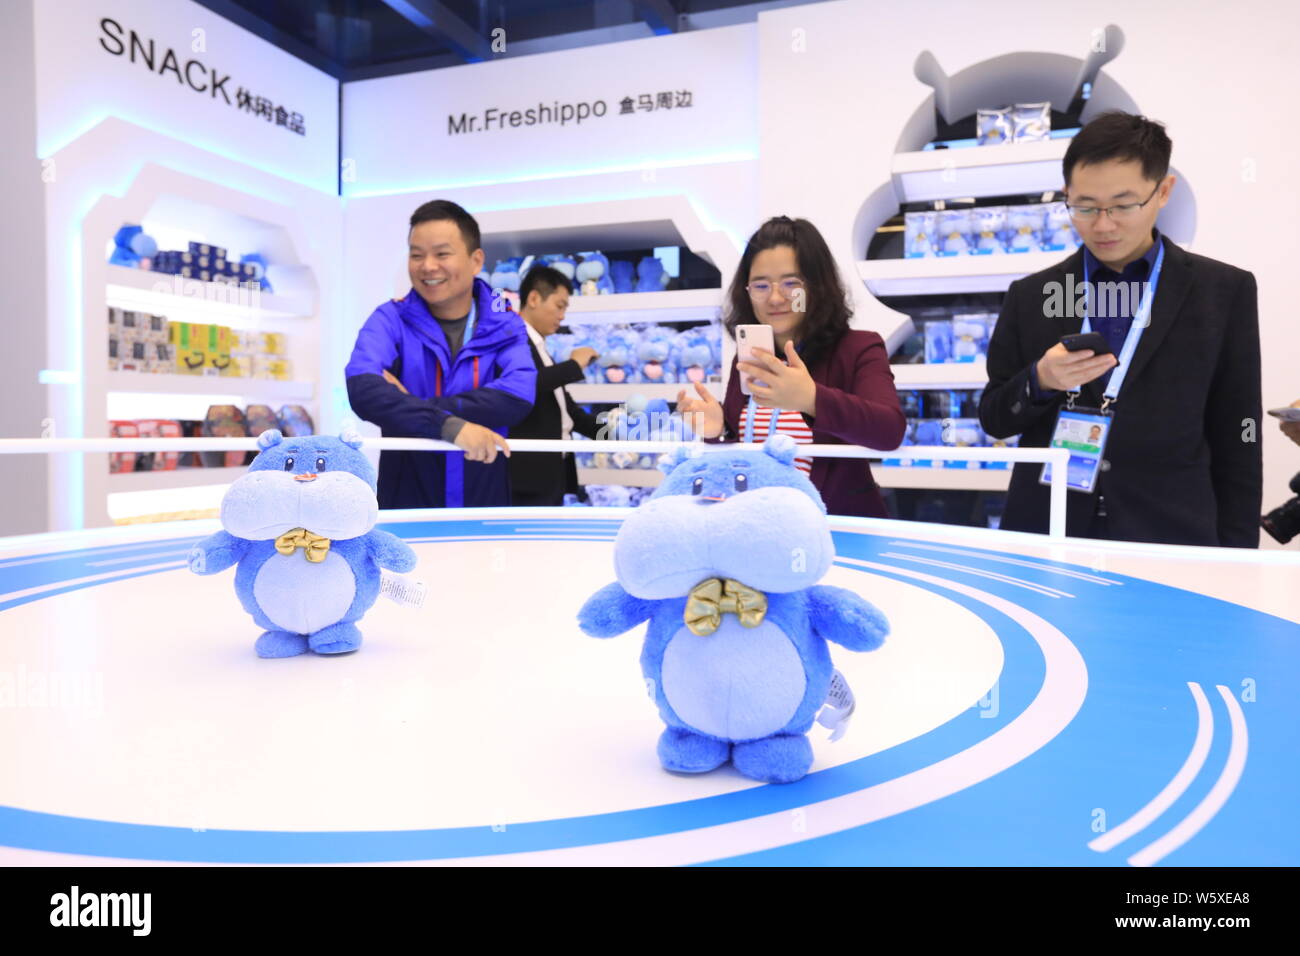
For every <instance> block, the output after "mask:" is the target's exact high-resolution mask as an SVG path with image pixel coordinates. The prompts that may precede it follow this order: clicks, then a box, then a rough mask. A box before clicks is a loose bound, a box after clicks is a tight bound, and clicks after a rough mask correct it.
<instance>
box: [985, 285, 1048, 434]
mask: <svg viewBox="0 0 1300 956" xmlns="http://www.w3.org/2000/svg"><path fill="white" fill-rule="evenodd" d="M1024 282H1025V280H1023V279H1017V280H1016V281H1015V282H1013V283H1011V286H1010V288H1008V289H1007V295H1006V298H1005V299H1004V300H1003V302H1002V312H1001V314H1000V315H999V316H998V322H997V325H996V326H994V329H993V338H992V339H991V340H990V341H989V350H988V373H989V383H988V385H986V386H985V387H984V393H983V394H982V395H981V396H980V408H979V417H980V426H981V427H982V428H983V429H984V431H986V432H987V433H988V434H989V435H990V436H992V437H993V438H1009V437H1010V436H1012V435H1019V434H1022V433H1023V432H1024V431H1025V429H1027V428H1029V426H1031V425H1033V424H1034V423H1035V422H1037V421H1038V420H1039V419H1040V418H1042V417H1043V416H1044V415H1045V414H1047V413H1049V412H1051V411H1052V410H1053V409H1054V408H1055V407H1056V406H1057V404H1058V402H1059V399H1060V395H1061V393H1059V392H1056V393H1049V394H1048V395H1047V397H1046V398H1044V399H1042V400H1041V401H1035V400H1034V397H1033V391H1032V385H1031V381H1030V374H1029V371H1030V368H1031V367H1032V366H1033V365H1034V364H1035V363H1036V362H1037V361H1038V360H1039V359H1040V358H1042V356H1041V355H1030V354H1027V353H1028V352H1032V351H1033V347H1032V346H1030V347H1027V346H1026V344H1025V343H1024V342H1023V341H1022V335H1023V330H1022V328H1021V321H1022V318H1023V316H1024V315H1025V314H1027V313H1028V310H1026V309H1025V308H1024V305H1023V300H1024V295H1025V293H1026V291H1027V290H1026V289H1025V287H1024Z"/></svg>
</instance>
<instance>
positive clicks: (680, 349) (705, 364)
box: [676, 329, 722, 383]
mask: <svg viewBox="0 0 1300 956" xmlns="http://www.w3.org/2000/svg"><path fill="white" fill-rule="evenodd" d="M676 343H677V344H676V349H677V368H678V370H679V373H680V378H681V379H682V380H684V381H686V382H690V383H696V382H708V381H717V380H719V378H720V377H721V372H722V368H721V359H720V358H719V356H718V353H717V351H716V350H715V349H714V344H713V341H712V340H711V338H710V335H709V333H708V331H707V330H700V329H688V330H686V331H685V332H681V333H679V334H678V336H677V340H676Z"/></svg>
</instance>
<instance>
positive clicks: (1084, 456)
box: [1038, 407, 1113, 494]
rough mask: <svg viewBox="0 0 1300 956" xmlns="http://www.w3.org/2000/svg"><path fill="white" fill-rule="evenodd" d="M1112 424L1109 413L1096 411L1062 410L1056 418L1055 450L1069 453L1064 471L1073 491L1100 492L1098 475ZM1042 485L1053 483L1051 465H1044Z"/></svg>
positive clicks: (1066, 480) (1053, 444) (1082, 409)
mask: <svg viewBox="0 0 1300 956" xmlns="http://www.w3.org/2000/svg"><path fill="white" fill-rule="evenodd" d="M1112 422H1113V419H1112V417H1111V414H1110V412H1109V411H1102V410H1100V409H1096V408H1083V407H1075V408H1063V409H1061V411H1060V414H1058V415H1057V416H1056V428H1055V430H1054V431H1053V432H1052V444H1051V445H1050V447H1052V448H1064V449H1066V450H1067V451H1069V453H1070V462H1069V464H1068V465H1067V466H1066V469H1065V486H1066V487H1067V488H1069V489H1070V490H1071V491H1082V492H1084V493H1086V494H1091V493H1092V492H1094V491H1096V490H1097V475H1098V474H1100V473H1101V463H1102V460H1103V455H1104V454H1105V452H1106V439H1107V438H1109V437H1110V426H1111V424H1112ZM1038 480H1039V481H1041V482H1042V483H1043V484H1048V483H1050V482H1051V480H1052V465H1051V463H1050V462H1049V463H1048V464H1046V465H1044V466H1043V474H1042V477H1040V478H1039V479H1038Z"/></svg>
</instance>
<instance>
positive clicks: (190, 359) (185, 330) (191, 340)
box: [171, 322, 208, 375]
mask: <svg viewBox="0 0 1300 956" xmlns="http://www.w3.org/2000/svg"><path fill="white" fill-rule="evenodd" d="M207 330H208V327H207V326H206V325H203V324H201V323H198V322H173V323H172V324H171V345H172V353H173V354H174V355H175V357H176V371H177V372H178V373H179V374H181V375H202V374H203V367H204V365H206V364H207V350H206V344H205V341H206V338H207Z"/></svg>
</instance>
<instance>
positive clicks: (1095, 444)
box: [1038, 238, 1165, 494]
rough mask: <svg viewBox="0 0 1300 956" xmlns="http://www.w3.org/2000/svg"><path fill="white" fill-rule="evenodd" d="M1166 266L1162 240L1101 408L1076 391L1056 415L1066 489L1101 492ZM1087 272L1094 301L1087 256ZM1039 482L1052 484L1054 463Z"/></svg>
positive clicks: (1087, 325)
mask: <svg viewBox="0 0 1300 956" xmlns="http://www.w3.org/2000/svg"><path fill="white" fill-rule="evenodd" d="M1164 264H1165V246H1164V239H1163V238H1162V239H1161V240H1160V251H1159V252H1158V253H1157V254H1156V262H1155V265H1154V266H1152V268H1151V278H1150V279H1149V280H1148V282H1147V288H1146V292H1145V293H1144V294H1143V296H1142V302H1141V303H1140V304H1139V305H1138V308H1137V311H1136V312H1135V313H1134V314H1133V322H1132V324H1130V326H1129V330H1128V335H1127V336H1125V338H1124V345H1123V347H1122V348H1121V349H1120V353H1119V363H1118V364H1117V365H1116V366H1115V368H1114V369H1113V370H1112V371H1111V373H1110V381H1109V382H1108V383H1107V384H1106V390H1105V392H1104V393H1103V396H1104V401H1103V402H1102V406H1101V408H1083V407H1082V406H1076V405H1075V404H1074V399H1075V396H1077V395H1078V394H1079V393H1078V391H1073V392H1070V393H1069V394H1070V397H1069V401H1068V402H1067V403H1066V406H1065V407H1064V408H1062V409H1061V411H1060V412H1059V413H1058V414H1057V416H1056V426H1055V427H1054V428H1053V429H1052V443H1051V445H1050V446H1049V447H1051V448H1064V449H1066V450H1067V451H1069V453H1070V461H1069V464H1068V465H1067V466H1066V474H1065V486H1066V487H1067V488H1068V489H1069V490H1070V491H1081V492H1083V493H1084V494H1092V493H1093V492H1094V491H1096V490H1097V476H1098V475H1099V474H1101V471H1102V467H1103V462H1104V460H1105V458H1104V455H1105V452H1106V440H1107V439H1108V438H1109V437H1110V430H1111V427H1112V426H1113V425H1114V423H1115V413H1114V411H1113V410H1112V407H1113V406H1114V404H1115V400H1116V398H1118V396H1119V389H1120V386H1121V385H1123V384H1124V377H1125V376H1126V375H1127V374H1128V369H1129V365H1130V364H1131V363H1132V361H1133V354H1134V353H1135V352H1136V351H1137V346H1138V342H1139V341H1140V340H1141V338H1142V333H1143V332H1144V331H1146V327H1147V326H1148V325H1150V324H1151V305H1152V303H1153V302H1155V298H1156V284H1157V283H1158V282H1159V281H1160V270H1161V268H1162V267H1163V266H1164ZM1083 270H1084V272H1083V287H1084V290H1085V291H1084V294H1085V295H1086V296H1088V297H1089V298H1091V296H1092V284H1091V283H1090V281H1089V275H1088V257H1087V256H1086V255H1085V256H1084V259H1083ZM1083 331H1084V332H1090V331H1092V323H1091V322H1090V321H1089V319H1088V316H1087V315H1086V314H1085V315H1084V318H1083ZM1038 480H1039V482H1040V483H1041V484H1044V485H1046V484H1049V483H1050V482H1051V480H1052V466H1051V464H1050V463H1048V464H1046V465H1043V470H1042V473H1041V475H1040V476H1039V478H1038Z"/></svg>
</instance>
